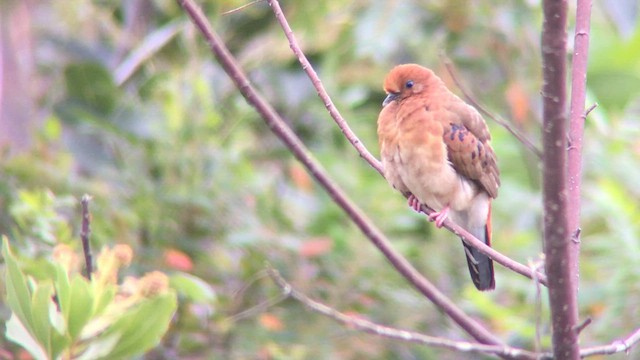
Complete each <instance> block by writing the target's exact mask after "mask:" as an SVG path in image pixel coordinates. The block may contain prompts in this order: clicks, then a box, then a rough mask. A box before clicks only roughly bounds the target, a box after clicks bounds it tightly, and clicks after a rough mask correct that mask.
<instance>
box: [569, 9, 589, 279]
mask: <svg viewBox="0 0 640 360" xmlns="http://www.w3.org/2000/svg"><path fill="white" fill-rule="evenodd" d="M590 20H591V0H578V5H577V9H576V33H575V41H574V43H575V45H574V51H573V68H572V70H571V109H570V111H569V118H570V123H569V141H570V142H571V143H570V144H569V151H568V156H569V160H568V162H569V163H568V172H569V183H568V186H569V230H570V231H572V237H573V241H572V242H571V243H570V246H571V250H570V256H571V257H570V258H569V259H570V263H571V268H572V271H573V274H574V276H575V279H574V282H575V286H576V292H577V287H578V280H579V279H578V278H579V274H580V272H579V264H580V262H579V256H580V188H581V180H582V134H583V132H584V120H585V118H586V112H585V110H584V103H585V99H586V87H587V59H588V56H589V23H590Z"/></svg>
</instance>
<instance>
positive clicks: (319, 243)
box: [300, 237, 333, 258]
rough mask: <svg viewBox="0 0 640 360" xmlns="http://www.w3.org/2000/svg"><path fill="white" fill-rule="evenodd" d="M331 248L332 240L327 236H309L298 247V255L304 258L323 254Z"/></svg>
mask: <svg viewBox="0 0 640 360" xmlns="http://www.w3.org/2000/svg"><path fill="white" fill-rule="evenodd" d="M332 248H333V240H331V239H330V238H328V237H317V238H311V239H309V240H307V241H305V242H304V243H303V244H302V246H301V247H300V256H302V257H306V258H312V257H317V256H320V255H324V254H326V253H328V252H329V251H331V249H332Z"/></svg>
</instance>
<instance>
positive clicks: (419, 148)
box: [378, 64, 500, 290]
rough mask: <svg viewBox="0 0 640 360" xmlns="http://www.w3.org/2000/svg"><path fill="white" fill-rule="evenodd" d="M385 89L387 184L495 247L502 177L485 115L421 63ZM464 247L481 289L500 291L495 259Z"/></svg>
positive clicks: (381, 129)
mask: <svg viewBox="0 0 640 360" xmlns="http://www.w3.org/2000/svg"><path fill="white" fill-rule="evenodd" d="M384 90H385V92H386V93H387V94H388V95H387V98H386V99H385V100H384V103H383V108H382V111H381V112H380V116H379V117H378V140H379V145H380V156H381V158H382V164H383V167H384V175H385V177H386V179H387V181H388V182H389V183H390V184H391V185H392V186H393V187H394V188H395V189H397V190H398V191H400V192H402V193H403V194H405V195H407V194H410V196H409V205H410V206H411V207H412V208H414V209H416V210H419V209H420V204H425V205H427V206H429V207H430V208H432V209H434V210H435V211H436V212H435V213H433V214H431V215H430V216H429V219H430V220H431V221H435V224H436V226H438V227H441V226H442V223H443V222H444V221H445V219H446V218H447V217H448V218H450V219H451V220H453V221H454V222H455V223H457V224H458V225H460V226H462V227H463V228H464V229H465V230H467V231H468V232H470V233H471V234H473V235H474V236H475V237H477V238H478V239H480V240H481V241H484V242H485V243H486V244H487V245H491V199H493V198H495V197H496V196H497V195H498V187H499V186H500V178H499V172H498V166H497V161H496V155H495V153H494V152H493V149H492V148H491V144H490V140H491V135H490V134H489V129H488V128H487V124H486V123H485V121H484V120H483V118H482V116H481V115H480V113H478V111H477V110H476V109H475V108H473V107H472V106H470V105H468V104H467V103H465V102H464V101H463V100H462V99H460V98H459V97H457V96H456V95H455V94H453V93H452V92H451V91H449V89H447V87H446V86H445V84H444V82H443V81H442V80H441V79H440V78H439V77H438V76H436V75H435V74H434V73H433V72H432V71H431V70H429V69H427V68H425V67H422V66H420V65H416V64H405V65H399V66H396V67H395V68H393V69H392V70H391V71H390V72H389V74H388V75H387V77H386V79H385V80H384ZM463 245H464V246H465V253H466V256H467V264H468V267H469V272H470V274H471V279H472V280H473V283H474V285H475V286H476V287H477V288H478V289H479V290H491V289H494V288H495V279H494V273H493V262H492V260H491V259H489V258H488V257H487V256H486V255H484V254H482V253H480V252H479V251H478V250H477V249H475V248H473V247H471V246H468V245H466V244H465V243H464V242H463Z"/></svg>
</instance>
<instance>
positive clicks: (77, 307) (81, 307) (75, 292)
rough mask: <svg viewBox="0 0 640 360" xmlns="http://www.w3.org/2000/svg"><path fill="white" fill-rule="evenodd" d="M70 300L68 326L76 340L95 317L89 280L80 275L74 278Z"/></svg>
mask: <svg viewBox="0 0 640 360" xmlns="http://www.w3.org/2000/svg"><path fill="white" fill-rule="evenodd" d="M70 300H71V301H70V303H69V314H68V317H67V325H68V326H69V335H71V338H72V339H75V338H76V337H78V336H79V335H80V332H81V331H82V328H83V327H84V326H85V325H86V324H87V322H88V321H89V320H90V319H91V317H92V316H93V311H92V310H93V309H92V307H93V294H92V293H91V291H90V285H89V283H88V282H87V280H86V279H84V278H83V277H82V276H80V275H76V276H74V278H73V280H72V281H71V299H70Z"/></svg>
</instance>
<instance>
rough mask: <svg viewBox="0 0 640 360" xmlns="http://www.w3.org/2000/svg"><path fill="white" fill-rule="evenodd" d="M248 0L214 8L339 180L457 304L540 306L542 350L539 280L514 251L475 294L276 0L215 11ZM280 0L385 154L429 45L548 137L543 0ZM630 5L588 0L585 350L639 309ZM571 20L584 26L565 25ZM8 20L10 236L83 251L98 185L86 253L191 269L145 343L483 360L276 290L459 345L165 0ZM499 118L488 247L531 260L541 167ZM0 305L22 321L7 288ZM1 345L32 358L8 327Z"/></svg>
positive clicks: (238, 49)
mask: <svg viewBox="0 0 640 360" xmlns="http://www.w3.org/2000/svg"><path fill="white" fill-rule="evenodd" d="M572 3H573V2H572ZM244 4H245V2H244V1H238V0H221V1H203V2H201V5H202V6H203V8H204V10H205V12H206V14H207V16H208V17H209V19H210V20H211V22H212V24H213V26H214V28H215V30H216V31H218V32H219V33H220V34H221V36H222V37H223V38H224V39H225V41H226V43H227V45H228V46H229V47H230V48H231V50H232V52H233V53H234V54H235V55H236V56H237V57H238V59H239V60H240V63H241V64H242V66H243V68H244V69H245V71H246V72H247V73H248V74H249V75H250V77H251V79H252V81H253V83H254V84H255V85H256V86H257V88H258V89H259V90H260V91H261V92H262V93H263V94H264V95H265V96H266V98H267V99H268V100H269V101H270V102H271V103H272V104H273V105H274V106H275V107H276V109H277V110H278V111H279V112H280V114H282V115H283V116H284V117H285V118H286V120H287V121H288V122H289V124H290V126H291V127H292V128H293V129H294V130H295V132H296V133H297V134H298V135H300V136H301V137H302V139H303V140H304V142H305V143H306V144H307V146H308V147H309V148H310V149H311V150H312V151H313V154H314V156H315V157H316V158H318V159H319V160H320V161H321V162H322V164H323V165H324V166H325V168H326V169H327V171H328V172H329V173H330V174H331V175H332V176H333V178H334V179H335V180H336V181H337V182H338V183H339V184H340V185H341V186H342V187H343V188H344V189H346V191H347V192H348V193H349V195H350V196H351V198H352V199H353V200H354V201H355V202H356V203H357V204H358V205H359V206H360V207H361V208H362V209H363V210H364V211H365V212H366V213H367V214H368V215H369V216H370V217H371V218H372V219H373V220H374V221H375V222H376V223H377V225H378V226H380V227H381V228H382V229H383V230H384V232H385V233H386V234H387V236H389V237H390V238H391V239H392V241H393V244H394V246H395V247H396V248H397V249H398V250H400V251H401V252H402V253H403V254H404V255H406V256H407V257H408V258H409V260H410V261H411V262H412V263H413V264H414V265H415V266H416V267H417V268H418V269H419V270H420V271H421V272H422V273H424V274H425V275H426V276H427V277H428V278H429V279H431V280H432V281H433V282H434V283H435V284H437V285H438V286H439V287H440V288H441V289H442V290H443V291H444V292H445V293H446V294H448V295H449V296H450V297H452V298H453V299H455V300H456V302H457V304H458V305H459V306H460V307H462V308H463V309H464V310H466V311H467V312H469V313H470V314H472V315H473V316H475V317H477V318H478V319H480V320H481V321H482V322H484V323H485V324H486V325H487V326H489V327H490V328H491V329H492V330H493V331H494V332H495V333H496V334H497V335H498V336H500V337H501V338H503V339H505V341H508V342H509V343H510V344H513V345H516V346H523V347H527V348H533V347H534V339H535V332H536V319H537V318H540V317H541V318H540V322H541V324H540V332H541V335H542V346H549V344H550V342H549V331H550V327H549V321H548V311H547V306H546V305H544V303H545V302H546V293H544V291H543V293H542V299H543V306H542V314H538V313H537V311H536V306H535V299H536V289H535V286H534V285H533V283H532V282H531V281H530V280H528V279H526V278H524V277H522V276H519V275H517V274H513V273H511V272H509V271H507V270H505V269H504V268H502V267H500V266H497V268H496V271H497V275H496V276H497V289H496V291H494V292H491V293H480V292H477V291H476V290H475V289H474V288H473V285H472V284H471V282H470V281H469V279H468V274H467V269H466V265H465V263H464V256H463V250H462V247H461V246H460V241H459V240H458V239H456V238H455V237H454V236H453V235H452V234H450V233H449V232H447V231H444V230H436V229H435V228H434V227H433V225H431V224H429V223H428V222H427V221H426V220H425V219H424V217H423V216H420V215H418V214H415V213H413V212H412V211H411V210H409V209H408V208H407V206H406V203H405V200H404V198H403V197H402V196H400V195H398V194H397V193H395V192H394V191H393V190H392V189H391V188H390V187H389V186H388V185H387V183H386V181H385V180H384V179H382V178H381V177H380V176H379V175H378V174H377V173H376V172H375V171H374V170H372V169H371V168H370V167H369V166H368V165H367V164H366V163H365V162H364V161H363V160H361V159H360V158H359V157H358V155H357V153H356V152H355V151H354V150H353V149H352V148H351V146H350V145H349V144H348V143H347V141H346V140H345V139H344V138H343V136H342V134H341V133H340V131H339V129H338V128H337V127H336V126H335V124H334V123H333V121H332V120H331V118H330V117H329V115H328V114H327V112H326V110H325V108H324V105H323V104H322V102H321V101H319V99H318V98H317V96H316V92H315V90H314V88H313V87H312V85H311V83H310V81H309V80H308V79H307V78H306V75H305V74H304V72H303V71H302V70H301V69H300V66H299V65H298V63H297V61H296V60H295V58H294V56H293V55H292V53H291V51H290V49H289V46H288V43H287V40H286V39H285V38H284V36H283V33H282V31H281V29H280V27H279V25H278V23H277V22H276V20H275V18H274V16H273V13H272V12H271V9H270V8H269V6H268V5H267V4H266V3H265V2H258V3H256V4H253V5H251V6H249V7H246V8H244V9H242V10H240V11H236V12H232V13H229V14H223V13H224V12H226V11H229V10H233V9H234V8H237V7H239V6H242V5H244ZM282 6H283V9H284V11H285V14H286V16H287V17H288V19H289V21H290V23H291V26H292V27H293V29H294V31H295V33H296V35H297V36H298V39H299V41H300V42H301V44H302V47H303V50H304V51H305V53H306V54H307V56H308V57H309V58H310V60H311V61H312V63H313V65H314V67H315V69H316V71H318V73H319V75H320V77H321V79H322V81H323V83H324V85H325V86H326V88H327V90H328V92H329V94H330V95H331V96H332V98H333V101H334V102H335V104H336V106H337V107H338V109H339V110H340V111H341V112H342V115H343V116H344V117H345V118H346V119H347V121H348V122H349V124H350V126H351V127H352V128H353V130H354V131H355V132H356V134H357V135H358V136H359V137H360V138H361V140H362V141H363V142H364V144H365V145H367V146H368V148H369V149H370V151H372V152H373V153H374V154H376V155H377V154H378V149H377V139H376V134H375V131H376V119H377V114H378V112H379V111H380V107H381V102H382V100H383V98H384V94H383V92H382V89H381V83H382V79H383V78H384V75H385V74H386V72H387V71H388V70H389V69H390V68H391V67H393V66H394V65H396V64H399V63H405V62H416V63H420V64H423V65H425V66H428V67H430V68H432V69H434V70H435V71H436V72H437V73H438V74H440V75H441V76H442V77H443V79H444V80H445V81H446V82H447V83H448V84H449V85H450V88H451V89H453V90H454V91H455V92H458V93H460V92H459V90H458V89H457V88H456V87H455V85H454V84H453V82H452V80H451V78H450V77H449V76H448V75H447V72H446V70H445V68H444V63H443V57H442V55H443V54H445V55H446V56H448V57H449V58H450V59H451V60H452V61H453V63H454V64H455V66H456V69H457V72H458V74H459V78H460V80H461V81H462V82H463V83H464V84H465V85H466V87H467V88H468V89H469V90H470V91H471V92H472V93H473V94H474V96H475V98H476V99H477V100H478V101H479V102H481V103H482V104H484V105H486V107H487V108H489V109H490V110H491V111H492V112H494V113H496V114H498V115H500V116H502V117H503V118H506V119H508V121H510V123H511V124H512V126H513V127H514V128H517V129H518V130H519V131H521V132H523V133H524V134H526V135H527V137H529V138H530V139H532V141H534V142H535V143H536V144H540V123H541V102H540V94H539V92H540V88H541V58H540V46H539V38H540V28H541V21H542V17H541V4H540V1H536V0H526V1H525V0H518V1H497V0H495V1H470V0H451V1H444V0H440V1H376V0H368V1H367V0H359V1H352V2H348V3H345V2H343V1H340V0H325V1H315V0H299V1H283V3H282ZM572 6H575V5H573V4H572ZM574 10H575V9H574V8H572V10H571V13H572V14H574V13H575V11H574ZM639 11H640V10H639V5H638V3H637V1H634V0H617V1H604V0H602V1H595V3H594V8H593V20H592V29H591V49H590V50H591V51H590V58H589V60H590V63H589V73H588V100H587V104H586V105H587V106H589V105H591V104H592V103H594V102H597V103H598V107H597V109H596V110H595V111H593V112H592V113H591V114H590V115H589V117H588V119H587V120H586V124H585V140H584V141H585V142H584V185H583V194H584V197H583V202H582V256H581V277H580V300H579V303H580V315H581V318H582V319H584V318H586V317H591V318H592V319H593V323H592V324H591V325H590V326H589V327H587V329H586V330H584V332H583V333H582V335H581V344H582V345H596V344H602V343H605V342H609V341H611V340H613V339H616V338H620V337H622V336H624V335H625V334H627V333H629V332H630V331H631V330H632V329H634V328H635V327H637V326H638V323H639V322H640V268H639V267H638V266H637V265H638V263H639V262H640V240H639V239H638V238H639V235H640V212H639V211H638V203H639V201H640V188H639V187H638V184H640V166H639V164H640V141H639V140H638V139H640V122H639V121H638V119H639V117H640V61H639V60H638V59H640V26H639V25H638V21H637V20H638V12H639ZM570 24H573V15H572V17H571V20H570ZM568 33H569V38H570V41H569V42H570V44H571V43H572V39H573V28H570V29H568ZM0 35H1V36H0V45H1V49H2V53H1V57H0V59H1V65H2V71H1V72H0V80H1V86H2V87H1V88H0V105H1V107H0V233H1V234H5V235H7V236H8V237H9V238H10V241H11V243H12V244H13V246H14V248H16V251H18V252H19V253H20V254H21V255H22V256H24V257H28V258H32V259H34V263H35V262H37V259H39V258H49V257H50V256H51V249H52V247H53V246H54V245H55V244H57V243H68V244H72V246H74V247H75V248H77V249H79V247H80V243H79V235H78V234H79V226H80V222H81V217H80V210H79V200H80V197H81V196H82V195H83V194H85V193H87V194H90V195H92V196H93V202H92V203H91V211H92V215H93V221H92V230H93V233H92V243H93V246H94V249H96V251H97V250H98V249H100V248H101V247H102V246H103V245H107V244H115V243H126V244H129V245H131V246H132V247H133V248H134V249H135V258H134V261H133V265H132V266H131V268H129V269H128V272H130V273H134V274H139V273H143V272H146V271H150V270H161V271H164V272H166V273H167V274H169V275H175V274H183V273H188V274H191V275H193V276H194V277H196V278H197V279H199V280H201V282H200V283H199V284H200V285H199V286H200V288H199V289H196V290H195V291H194V289H190V290H189V291H186V290H185V289H181V288H180V284H179V283H174V285H175V286H176V288H177V289H178V293H179V294H180V295H181V297H180V300H181V302H180V308H179V311H178V313H177V315H176V318H175V320H174V322H173V324H172V326H171V328H170V331H169V333H168V334H167V335H166V336H165V338H164V340H163V342H162V344H161V345H160V346H159V347H158V348H156V349H155V350H154V351H153V352H151V353H149V354H147V355H146V358H149V359H172V358H180V359H224V358H228V359H465V358H468V359H474V358H478V357H477V356H471V355H465V354H459V353H454V352H451V351H447V350H439V349H434V348H429V347H424V346H419V345H415V344H407V343H402V342H396V341H390V340H386V339H381V338H378V337H375V336H373V335H368V334H363V333H360V332H357V331H354V330H353V329H350V328H345V327H344V326H342V325H339V324H337V323H335V322H334V321H332V320H330V319H327V318H324V317H322V316H320V315H318V314H316V313H313V312H310V311H308V310H307V309H305V308H304V307H303V306H302V305H301V304H299V303H297V302H296V301H294V300H284V301H279V294H280V293H279V290H278V289H277V287H276V286H275V285H274V284H273V283H272V282H271V280H270V279H269V278H268V277H267V276H266V275H265V273H264V268H265V263H267V262H268V263H270V264H271V265H272V266H274V267H275V268H277V269H279V270H280V271H281V272H282V274H283V276H284V277H285V278H287V279H288V280H289V281H291V282H292V283H293V284H294V285H295V286H296V287H297V288H299V289H300V290H302V291H303V292H305V293H306V294H308V295H309V296H311V297H313V298H315V299H318V300H321V301H323V302H325V303H327V304H329V305H331V306H333V307H335V308H336V309H339V310H341V311H344V312H347V313H350V314H353V315H354V316H360V317H363V318H366V319H370V320H372V321H375V322H379V323H382V324H385V325H389V326H394V327H399V328H403V329H410V330H415V331H420V332H424V333H425V334H429V335H436V336H443V337H447V338H453V339H468V337H467V336H466V335H465V334H464V333H463V332H462V331H461V330H460V329H458V328H457V327H456V326H455V324H453V323H452V322H451V321H450V320H448V319H447V318H446V317H445V316H443V315H442V314H441V313H440V312H439V311H438V310H437V309H436V308H435V307H434V306H432V305H431V304H430V303H428V301H426V300H425V299H424V298H423V297H422V296H421V295H420V294H418V293H417V292H416V291H415V290H414V289H413V288H411V287H410V286H409V285H408V284H407V282H406V281H405V280H404V279H403V278H402V277H401V276H399V275H398V274H397V273H396V272H395V271H394V270H393V269H392V268H391V267H390V265H389V264H388V263H387V262H386V260H385V259H384V258H383V257H382V256H381V255H380V254H379V253H378V252H377V251H376V250H375V248H374V247H373V246H372V245H371V244H370V243H369V242H368V241H367V240H366V238H365V237H364V236H363V235H362V234H361V233H360V232H359V231H358V229H357V228H356V227H355V226H353V224H351V223H350V222H349V220H348V219H347V217H346V216H345V215H344V214H343V213H342V211H341V210H340V209H339V208H338V207H337V206H336V205H335V204H334V203H333V202H332V201H331V199H330V198H329V197H328V196H327V195H326V194H325V193H324V192H323V191H322V190H321V189H320V188H319V187H318V186H317V185H316V184H315V183H314V182H313V180H312V179H311V178H310V177H309V175H308V174H307V173H306V172H305V170H304V169H303V168H302V166H301V165H300V164H298V163H297V162H296V161H295V160H294V159H293V157H292V156H291V154H290V153H289V152H288V151H287V149H286V148H285V147H284V146H283V145H282V144H281V143H280V142H279V141H278V140H277V139H276V138H275V137H274V136H273V135H272V134H271V133H270V132H269V130H268V128H267V127H266V126H265V125H264V124H263V122H262V120H261V119H260V118H259V117H258V116H257V114H256V113H255V112H254V111H253V109H252V108H251V107H249V106H248V105H247V104H246V103H245V101H244V100H243V98H242V97H241V96H240V95H239V94H238V92H237V90H236V89H235V88H234V86H233V85H232V84H231V82H230V81H229V79H228V78H227V77H226V75H225V74H224V72H223V71H222V70H221V69H220V67H219V65H218V64H217V63H216V62H215V60H214V59H213V58H212V56H211V54H210V52H209V51H208V49H207V46H206V44H205V42H204V40H203V38H202V37H201V36H200V34H199V33H198V32H197V31H196V30H195V28H194V26H193V25H192V24H191V23H190V22H189V21H188V20H187V18H186V17H185V15H184V13H183V12H182V10H181V8H180V7H179V6H178V5H177V3H176V2H175V1H170V0H158V1H151V0H129V1H122V2H121V1H115V0H112V1H109V0H103V1H77V0H68V1H37V0H27V1H16V0H4V1H2V2H0ZM489 126H490V128H491V131H492V134H493V146H494V148H495V150H496V153H497V154H498V158H499V165H500V170H501V178H502V187H501V189H500V194H499V197H498V199H497V200H496V201H495V202H494V207H493V229H494V230H493V231H494V246H495V248H496V249H498V250H499V251H501V252H503V253H505V254H507V255H508V256H510V257H512V258H514V259H516V260H518V261H520V262H523V263H531V264H533V263H535V262H537V261H540V254H541V193H540V164H539V162H538V160H537V158H536V157H535V156H534V155H533V154H532V153H531V152H529V151H528V150H526V149H525V148H524V147H523V146H522V145H521V144H520V143H519V142H518V141H517V140H516V139H514V138H513V136H511V135H510V134H509V133H508V132H507V131H506V130H504V129H503V128H501V127H500V126H498V125H497V124H496V123H494V122H491V121H489ZM1 291H2V292H3V293H4V287H3V289H2V290H1ZM194 294H198V295H194ZM0 316H1V317H2V318H3V321H4V320H6V319H7V318H8V316H9V313H8V309H7V308H6V307H5V306H4V305H0ZM2 330H3V329H2ZM2 332H4V331H2ZM0 347H1V348H3V349H5V352H6V353H13V354H17V353H18V352H19V350H18V348H17V346H16V345H15V344H12V343H10V342H9V341H8V340H6V338H4V336H0ZM634 353H637V351H634V352H633V353H632V357H633V354H634ZM636 356H638V355H637V354H636ZM612 358H627V357H626V356H625V355H624V354H621V355H616V356H613V357H612Z"/></svg>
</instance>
